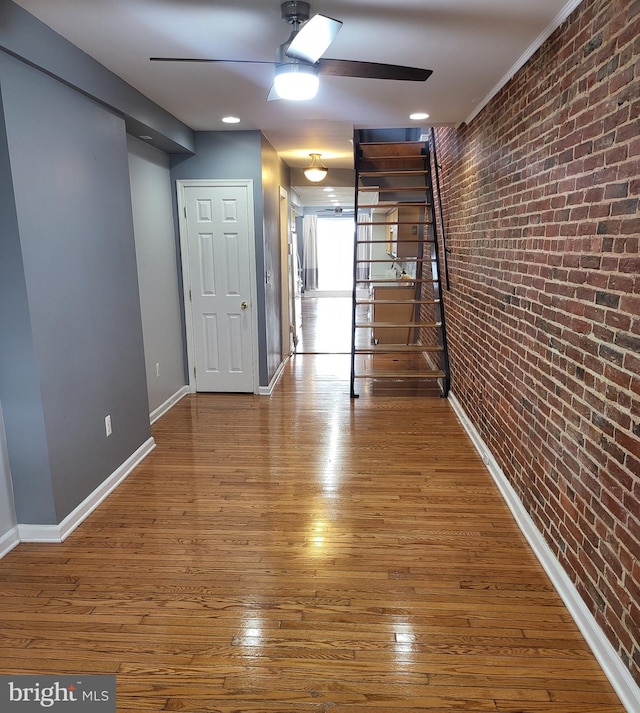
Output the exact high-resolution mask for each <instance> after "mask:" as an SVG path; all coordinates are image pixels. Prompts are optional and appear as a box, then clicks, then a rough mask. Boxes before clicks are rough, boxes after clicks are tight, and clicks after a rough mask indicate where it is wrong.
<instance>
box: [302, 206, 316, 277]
mask: <svg viewBox="0 0 640 713" xmlns="http://www.w3.org/2000/svg"><path fill="white" fill-rule="evenodd" d="M302 236H303V238H304V262H303V266H302V282H303V285H304V289H305V290H317V289H318V217H317V216H315V215H305V216H304V219H303V221H302Z"/></svg>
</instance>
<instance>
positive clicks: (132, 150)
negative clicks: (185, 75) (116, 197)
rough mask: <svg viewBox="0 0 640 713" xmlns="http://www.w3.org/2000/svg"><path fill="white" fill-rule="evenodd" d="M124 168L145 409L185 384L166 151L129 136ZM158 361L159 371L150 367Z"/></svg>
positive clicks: (152, 407)
mask: <svg viewBox="0 0 640 713" xmlns="http://www.w3.org/2000/svg"><path fill="white" fill-rule="evenodd" d="M127 146H128V148H129V172H130V177H131V200H132V205H133V227H134V233H135V245H136V257H137V264H138V284H139V287H140V309H141V312H142V335H143V339H144V354H145V366H146V373H147V390H148V392H149V412H150V413H151V412H153V411H154V410H155V409H157V408H158V407H159V406H161V405H162V404H163V403H164V402H165V401H166V400H167V399H169V398H170V397H171V396H173V395H174V394H175V393H176V392H177V391H179V390H180V389H181V388H182V387H183V386H184V385H185V377H184V359H183V350H184V347H183V334H182V317H181V315H182V308H181V306H180V305H181V302H180V290H181V288H180V287H179V284H178V267H177V262H176V257H177V256H176V236H175V232H174V223H173V214H172V212H171V194H172V190H171V178H170V174H169V157H168V156H167V155H166V154H165V153H163V152H162V151H158V149H156V148H154V147H152V146H149V145H148V144H146V143H145V142H143V141H140V140H139V139H135V138H133V137H131V136H129V137H128V138H127ZM156 364H160V376H158V375H157V373H156Z"/></svg>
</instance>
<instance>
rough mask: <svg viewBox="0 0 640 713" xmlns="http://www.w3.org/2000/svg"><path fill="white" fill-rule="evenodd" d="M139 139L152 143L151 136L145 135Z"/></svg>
mask: <svg viewBox="0 0 640 713" xmlns="http://www.w3.org/2000/svg"><path fill="white" fill-rule="evenodd" d="M140 138H141V139H142V140H143V141H153V136H147V135H146V134H143V135H142V136H141V137H140Z"/></svg>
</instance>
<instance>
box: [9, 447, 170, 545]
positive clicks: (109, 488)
mask: <svg viewBox="0 0 640 713" xmlns="http://www.w3.org/2000/svg"><path fill="white" fill-rule="evenodd" d="M155 447H156V444H155V441H154V440H153V438H149V439H148V440H147V441H145V442H144V443H143V444H142V445H141V446H140V448H138V449H137V450H136V451H135V452H134V453H132V455H130V456H129V458H127V460H126V461H125V462H124V463H123V464H122V465H121V466H120V467H119V468H118V469H117V470H115V471H114V472H113V473H112V474H111V475H110V476H109V477H108V478H107V479H106V480H105V481H103V482H102V483H101V484H100V485H99V486H98V487H97V488H96V489H95V490H94V491H93V492H92V493H91V494H90V495H89V496H88V497H87V498H85V500H83V501H82V502H81V503H80V505H78V507H76V509H75V510H73V512H71V513H69V515H67V517H65V519H64V520H63V521H62V522H61V523H60V524H59V525H22V524H19V525H18V533H19V537H20V542H64V541H65V540H66V539H67V537H69V535H70V534H71V533H72V532H73V531H74V530H75V529H76V527H78V525H80V524H81V523H82V522H83V520H85V519H86V518H87V517H88V516H89V515H90V514H91V513H92V512H93V511H94V510H95V509H96V508H97V507H98V505H100V503H101V502H102V501H103V500H104V499H105V498H106V497H107V496H108V495H109V494H110V493H112V492H113V491H114V490H115V489H116V488H117V487H118V485H120V483H121V482H122V481H123V480H124V479H125V478H126V477H127V476H128V475H129V474H130V473H131V471H132V470H133V469H134V468H135V467H136V466H137V465H139V464H140V463H141V462H142V460H144V458H146V457H147V456H148V455H149V453H151V451H152V450H153V449H154V448H155Z"/></svg>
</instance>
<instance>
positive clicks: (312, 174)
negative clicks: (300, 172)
mask: <svg viewBox="0 0 640 713" xmlns="http://www.w3.org/2000/svg"><path fill="white" fill-rule="evenodd" d="M309 156H310V157H311V163H310V164H309V165H308V166H307V168H305V169H304V175H305V176H306V178H307V180H308V181H311V182H312V183H320V181H323V180H324V179H325V178H326V176H327V173H329V169H328V168H327V167H326V166H325V165H324V164H323V163H322V161H321V160H320V154H319V153H310V154H309Z"/></svg>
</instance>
